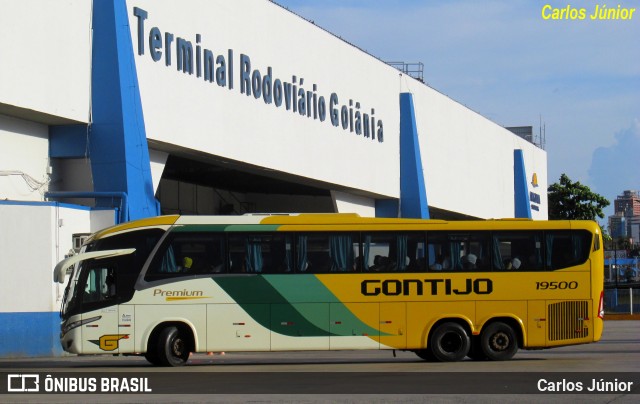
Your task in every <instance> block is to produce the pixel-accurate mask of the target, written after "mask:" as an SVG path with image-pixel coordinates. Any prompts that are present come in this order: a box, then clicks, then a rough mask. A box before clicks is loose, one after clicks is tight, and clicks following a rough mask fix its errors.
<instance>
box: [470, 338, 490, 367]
mask: <svg viewBox="0 0 640 404" xmlns="http://www.w3.org/2000/svg"><path fill="white" fill-rule="evenodd" d="M467 356H468V357H469V359H472V360H474V361H485V360H487V355H485V354H484V352H482V346H481V345H480V336H474V337H471V349H470V350H469V353H468V354H467Z"/></svg>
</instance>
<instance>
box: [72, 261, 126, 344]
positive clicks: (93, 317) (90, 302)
mask: <svg viewBox="0 0 640 404" xmlns="http://www.w3.org/2000/svg"><path fill="white" fill-rule="evenodd" d="M83 278H84V279H82V280H81V282H82V284H83V285H84V287H83V289H81V290H79V291H78V293H82V315H81V316H82V321H83V322H85V324H83V325H82V337H81V338H82V353H84V354H97V353H118V346H119V340H120V339H122V338H128V335H121V334H119V333H118V306H117V304H116V303H117V301H116V294H115V292H116V291H115V267H114V266H113V265H110V264H109V261H108V260H92V261H91V262H90V263H89V265H88V267H87V270H86V272H85V274H84V276H83Z"/></svg>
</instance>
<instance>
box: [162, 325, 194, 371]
mask: <svg viewBox="0 0 640 404" xmlns="http://www.w3.org/2000/svg"><path fill="white" fill-rule="evenodd" d="M187 338H188V337H187V336H186V335H185V334H184V332H182V331H180V329H178V327H175V326H170V327H167V328H165V329H163V330H162V332H160V335H159V336H158V351H157V352H158V355H157V357H158V360H159V361H160V363H161V364H162V365H164V366H173V367H175V366H183V365H185V364H186V363H187V360H188V359H189V354H190V353H191V352H190V351H189V346H190V344H189V341H188V340H187Z"/></svg>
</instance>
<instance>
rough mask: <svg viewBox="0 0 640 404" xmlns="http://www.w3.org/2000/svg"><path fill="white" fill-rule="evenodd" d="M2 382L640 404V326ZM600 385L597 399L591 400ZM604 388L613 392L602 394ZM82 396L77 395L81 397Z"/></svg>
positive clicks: (90, 362)
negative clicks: (546, 338)
mask: <svg viewBox="0 0 640 404" xmlns="http://www.w3.org/2000/svg"><path fill="white" fill-rule="evenodd" d="M0 373H2V375H0V376H2V380H0V402H3V403H4V402H18V403H19V402H70V401H83V402H85V401H86V402H106V403H114V402H117V403H123V402H158V403H159V402H236V403H238V402H258V403H262V402H292V403H293V402H295V403H298V402H300V403H320V402H322V403H325V402H348V403H351V402H374V403H379V402H380V403H382V402H385V403H386V402H401V403H405V402H406V403H409V402H410V403H414V402H427V401H428V402H443V403H467V402H468V403H471V402H473V403H478V402H487V403H493V402H496V401H498V402H518V403H528V402H532V403H533V402H536V403H537V402H583V403H637V402H640V321H607V322H606V323H605V331H604V334H603V338H602V340H601V341H599V342H597V343H594V344H587V345H576V346H568V347H561V348H555V349H549V350H539V351H523V350H521V351H519V352H518V353H517V354H516V356H515V357H514V358H513V359H512V360H510V361H506V362H488V361H471V360H465V361H462V362H455V363H431V362H424V361H422V360H421V359H419V358H418V357H417V356H415V355H414V354H413V353H411V352H400V351H398V352H395V356H394V352H392V351H331V352H260V353H248V352H229V353H226V354H224V355H223V354H220V353H216V354H213V355H207V354H195V355H192V356H191V358H190V360H189V363H188V365H187V366H186V367H182V368H178V369H175V368H162V367H153V366H151V365H149V364H148V363H147V362H146V360H145V359H144V358H140V357H123V356H117V357H114V356H82V357H78V356H65V357H57V358H28V359H0ZM16 374H19V375H39V376H40V388H41V390H43V386H44V385H45V379H46V377H47V376H51V377H50V379H55V380H57V382H59V386H58V387H59V389H58V390H59V391H69V388H71V389H73V386H70V385H69V384H67V385H64V383H66V382H68V381H69V379H76V380H85V382H86V380H91V379H94V381H95V384H96V385H97V386H96V389H95V390H96V391H95V392H91V393H84V394H79V393H76V394H60V393H43V394H29V393H21V392H20V393H19V392H15V393H9V394H2V393H6V392H7V386H8V377H9V375H12V376H13V377H14V378H15V375H16ZM103 379H109V380H110V379H116V380H115V383H116V384H117V383H120V385H116V386H115V389H114V386H113V385H111V386H107V387H108V389H107V390H109V388H110V389H111V391H110V393H109V394H99V393H100V391H102V390H101V387H102V386H101V385H100V384H101V382H103ZM125 379H126V380H125ZM14 381H15V380H14ZM139 381H146V383H147V384H146V385H144V387H145V388H146V389H148V390H151V391H147V392H142V393H137V394H122V393H114V392H113V390H115V391H124V392H125V393H130V392H132V391H135V390H133V387H134V386H133V384H134V383H135V382H139ZM127 382H128V385H127V386H126V387H127V388H126V389H124V386H123V383H127ZM607 382H608V384H606V383H607ZM80 383H81V382H80ZM594 383H595V387H596V389H595V391H589V389H591V388H592V387H591V386H592V385H594ZM598 383H600V384H598ZM107 384H108V383H107ZM142 384H144V383H142V382H139V384H138V387H139V388H142V387H143V386H141V385H142ZM52 386H53V383H51V384H50V385H49V387H52ZM598 386H602V387H607V388H608V389H609V391H606V392H599V391H597V390H598ZM53 387H55V386H53ZM81 387H83V386H80V387H78V385H76V386H75V388H76V390H78V389H79V388H81ZM89 387H90V386H89ZM578 387H580V389H579V390H578ZM65 388H66V389H67V390H65ZM84 388H87V386H86V385H84ZM48 391H49V392H50V391H52V389H49V390H48Z"/></svg>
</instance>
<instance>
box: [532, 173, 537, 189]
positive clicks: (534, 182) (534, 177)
mask: <svg viewBox="0 0 640 404" xmlns="http://www.w3.org/2000/svg"><path fill="white" fill-rule="evenodd" d="M531 185H533V186H534V187H537V186H538V174H537V173H533V176H532V177H531Z"/></svg>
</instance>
